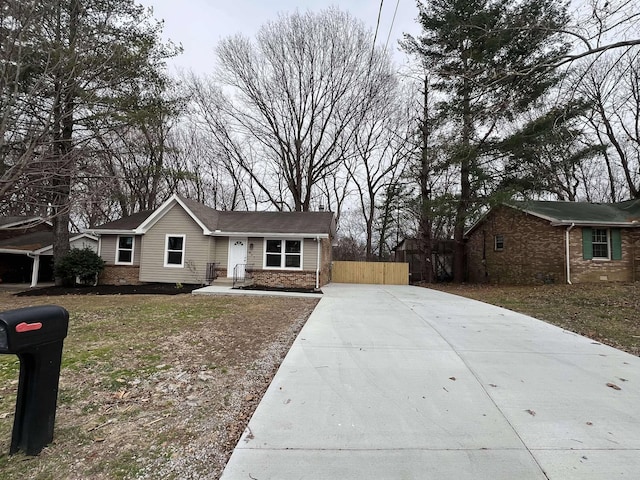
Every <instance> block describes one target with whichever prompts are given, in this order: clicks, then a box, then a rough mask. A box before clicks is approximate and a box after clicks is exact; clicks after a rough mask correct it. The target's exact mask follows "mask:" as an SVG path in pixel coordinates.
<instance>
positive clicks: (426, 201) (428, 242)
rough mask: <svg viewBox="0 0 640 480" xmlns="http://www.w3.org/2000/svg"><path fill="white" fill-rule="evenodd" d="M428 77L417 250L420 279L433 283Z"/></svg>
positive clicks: (426, 81) (427, 83) (423, 129)
mask: <svg viewBox="0 0 640 480" xmlns="http://www.w3.org/2000/svg"><path fill="white" fill-rule="evenodd" d="M428 102H429V79H428V77H427V76H425V77H424V107H423V118H422V152H421V159H420V219H419V235H418V251H419V252H420V265H421V270H422V271H421V272H420V273H421V277H422V281H424V282H427V283H433V261H432V259H433V255H432V251H433V238H432V219H431V204H430V202H431V189H430V186H429V177H430V175H431V162H430V161H429V151H428V146H429V134H430V131H429V105H428Z"/></svg>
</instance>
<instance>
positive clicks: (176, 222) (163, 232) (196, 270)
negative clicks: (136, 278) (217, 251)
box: [140, 204, 215, 283]
mask: <svg viewBox="0 0 640 480" xmlns="http://www.w3.org/2000/svg"><path fill="white" fill-rule="evenodd" d="M167 235H184V236H185V239H184V259H183V263H184V266H183V267H165V266H164V257H165V245H166V236H167ZM142 243H143V245H142V256H141V262H140V280H141V281H143V282H162V283H202V282H203V281H204V278H205V276H206V268H207V263H208V262H209V261H210V260H209V259H210V258H211V255H210V253H211V251H212V250H213V248H214V245H215V241H214V240H213V239H212V238H211V237H208V236H204V235H203V233H202V228H201V227H200V226H199V225H198V224H197V223H196V222H195V221H194V220H193V219H192V218H191V217H190V216H189V215H188V214H187V213H186V212H185V211H184V210H183V209H182V207H180V206H179V205H177V204H176V205H174V206H173V208H171V210H169V211H168V212H167V213H166V214H165V215H164V216H163V217H162V218H161V219H160V220H158V221H157V222H156V223H155V224H154V225H153V226H152V227H151V228H150V229H149V230H148V231H147V233H145V235H144V237H143V242H142ZM190 266H191V268H190Z"/></svg>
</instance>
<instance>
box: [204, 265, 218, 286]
mask: <svg viewBox="0 0 640 480" xmlns="http://www.w3.org/2000/svg"><path fill="white" fill-rule="evenodd" d="M216 278H218V272H217V271H216V264H215V263H207V277H206V280H207V283H208V284H211V282H213V281H214V280H215V279H216Z"/></svg>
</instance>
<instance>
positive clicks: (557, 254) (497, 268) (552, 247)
mask: <svg viewBox="0 0 640 480" xmlns="http://www.w3.org/2000/svg"><path fill="white" fill-rule="evenodd" d="M638 227H640V200H631V201H627V202H621V203H609V204H605V203H582V202H546V201H528V202H510V203H508V204H502V205H499V206H497V207H495V208H492V209H491V210H490V211H489V212H488V213H487V214H486V215H484V216H483V217H482V218H481V219H480V220H479V221H478V222H477V223H476V224H475V225H473V226H472V227H471V228H470V229H469V230H468V231H467V233H466V238H467V273H468V280H469V281H470V282H475V283H481V282H489V283H504V284H536V283H586V282H600V281H620V282H632V281H635V280H636V279H637V278H640V277H638V273H640V272H639V265H640V251H638V252H637V253H636V250H637V249H638V246H639V244H638V240H640V230H639V229H638Z"/></svg>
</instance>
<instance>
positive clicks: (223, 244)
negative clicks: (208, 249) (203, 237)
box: [212, 237, 229, 268]
mask: <svg viewBox="0 0 640 480" xmlns="http://www.w3.org/2000/svg"><path fill="white" fill-rule="evenodd" d="M212 261H213V262H215V263H216V264H217V265H219V267H220V268H227V263H228V261H229V237H216V244H215V248H214V250H213V260H212Z"/></svg>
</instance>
